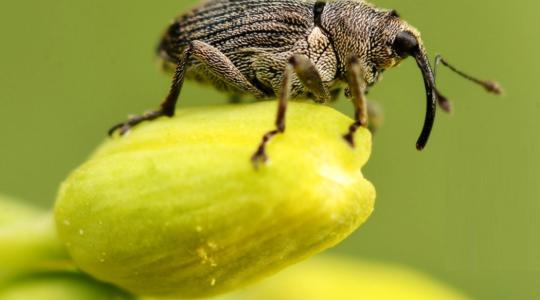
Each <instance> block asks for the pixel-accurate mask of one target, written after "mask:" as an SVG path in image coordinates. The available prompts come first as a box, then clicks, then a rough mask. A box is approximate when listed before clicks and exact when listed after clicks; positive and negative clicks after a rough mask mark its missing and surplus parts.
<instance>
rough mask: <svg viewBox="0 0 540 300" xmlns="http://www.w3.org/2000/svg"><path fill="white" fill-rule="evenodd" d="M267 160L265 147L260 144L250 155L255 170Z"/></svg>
mask: <svg viewBox="0 0 540 300" xmlns="http://www.w3.org/2000/svg"><path fill="white" fill-rule="evenodd" d="M267 161H268V154H266V147H265V146H264V145H260V146H259V148H258V149H257V151H256V152H255V153H254V154H253V156H251V163H252V164H253V167H254V168H255V169H256V170H257V169H259V166H260V165H261V164H266V162H267Z"/></svg>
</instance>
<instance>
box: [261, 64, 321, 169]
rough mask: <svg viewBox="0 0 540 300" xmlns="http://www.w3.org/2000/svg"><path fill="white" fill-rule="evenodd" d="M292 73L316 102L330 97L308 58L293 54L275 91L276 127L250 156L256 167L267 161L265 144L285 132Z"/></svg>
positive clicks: (265, 136)
mask: <svg viewBox="0 0 540 300" xmlns="http://www.w3.org/2000/svg"><path fill="white" fill-rule="evenodd" d="M294 74H296V75H297V76H298V79H300V82H302V84H303V85H304V86H305V87H306V88H307V89H308V90H309V91H311V92H312V93H313V95H314V96H315V98H316V101H317V102H322V103H324V102H327V101H329V100H330V99H331V94H330V92H329V91H328V89H327V88H326V86H325V85H324V83H323V81H322V79H321V75H320V74H319V72H318V71H317V69H316V67H315V65H313V63H312V62H311V61H310V60H309V58H307V57H306V56H304V55H293V56H292V57H291V58H290V59H289V61H288V63H287V66H286V68H285V71H284V73H283V77H282V80H281V86H280V87H279V90H278V93H277V96H278V111H277V116H276V122H275V125H276V128H275V129H274V130H271V131H269V132H267V133H266V134H265V135H264V136H263V138H262V141H261V143H260V144H259V147H258V148H257V151H255V154H253V156H252V157H251V160H252V162H253V164H254V166H255V167H257V166H258V164H259V163H260V162H263V163H265V162H266V161H268V155H267V153H266V146H267V145H268V143H269V142H270V140H271V139H272V138H273V137H275V136H276V135H278V134H280V133H283V132H285V127H286V126H285V115H286V112H287V101H288V99H289V97H290V94H291V89H292V77H293V75H294Z"/></svg>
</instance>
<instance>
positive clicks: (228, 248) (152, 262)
mask: <svg viewBox="0 0 540 300" xmlns="http://www.w3.org/2000/svg"><path fill="white" fill-rule="evenodd" d="M275 110H276V108H275V103H274V102H263V103H257V104H250V105H238V106H222V107H215V108H196V109H187V110H182V111H179V112H178V113H177V116H176V117H175V118H172V119H160V120H158V121H154V122H149V123H146V124H143V125H141V126H140V127H137V128H136V129H134V130H133V132H132V133H131V134H130V135H129V136H126V137H123V138H115V139H112V140H109V141H107V142H106V143H105V144H104V145H103V146H102V147H101V148H100V149H99V150H98V151H97V152H96V153H95V155H94V156H93V157H92V158H91V159H90V160H89V161H88V162H86V163H85V164H84V165H82V166H81V167H80V168H79V169H77V170H76V171H75V172H74V173H73V174H71V176H70V177H69V178H68V179H67V180H66V181H65V182H64V184H63V185H62V188H61V190H60V193H59V196H58V200H57V204H56V208H55V217H56V224H57V228H58V231H59V233H60V237H61V239H62V240H63V242H64V243H65V245H66V246H67V249H68V251H69V253H70V254H71V256H72V257H73V259H74V260H75V262H76V263H77V265H78V266H79V267H80V268H81V269H82V270H84V271H86V272H88V273H89V274H91V275H93V276H95V277H96V278H98V279H101V280H104V281H106V282H110V283H114V284H116V285H118V286H120V287H123V288H125V289H127V290H129V291H132V292H134V293H136V294H142V295H157V296H159V295H161V296H179V297H201V296H209V295H215V294H219V293H222V292H225V291H229V290H232V289H235V288H237V287H240V286H243V285H245V284H247V283H249V282H252V281H255V280H257V279H259V278H261V277H263V276H265V275H269V274H272V273H274V272H277V271H278V270H280V269H282V268H284V267H286V266H288V265H291V264H293V263H296V262H298V261H300V260H302V259H305V258H307V257H309V256H311V255H313V254H314V253H317V252H320V251H322V250H324V249H326V248H328V247H331V246H333V245H335V244H336V243H338V242H340V241H341V240H343V239H344V238H345V237H347V236H348V235H349V234H350V233H351V232H353V231H354V230H355V229H357V228H358V227H359V226H360V225H361V224H362V223H363V222H364V221H366V219H367V218H368V217H369V215H370V214H371V212H372V210H373V204H374V198H375V190H374V188H373V186H372V185H371V183H369V182H368V181H367V180H365V179H364V177H363V175H362V173H361V170H360V169H361V167H362V166H363V165H364V164H365V163H366V161H367V160H368V157H369V154H370V150H371V136H370V134H369V132H368V131H367V130H365V129H360V130H359V132H358V133H357V135H356V145H357V146H356V148H355V149H352V148H351V147H350V146H349V145H348V144H347V143H346V142H345V141H344V140H343V139H342V135H343V133H345V132H346V131H347V129H348V127H349V125H350V124H351V122H352V121H351V119H350V118H348V117H346V116H344V115H342V114H341V113H339V112H337V111H335V110H333V109H331V108H329V107H326V106H321V105H314V104H305V103H291V105H290V107H289V112H288V116H287V122H288V123H287V132H286V133H285V134H283V135H280V136H278V137H276V138H275V139H274V140H272V142H271V143H270V145H269V147H268V154H269V156H270V161H269V163H268V164H267V165H266V166H261V168H259V170H255V169H254V168H253V166H252V164H251V162H250V156H251V155H252V153H253V152H254V151H255V148H256V146H257V145H258V143H259V142H260V139H261V137H262V134H263V133H264V132H266V131H268V130H269V129H271V128H272V126H273V121H274V120H273V119H274V114H275Z"/></svg>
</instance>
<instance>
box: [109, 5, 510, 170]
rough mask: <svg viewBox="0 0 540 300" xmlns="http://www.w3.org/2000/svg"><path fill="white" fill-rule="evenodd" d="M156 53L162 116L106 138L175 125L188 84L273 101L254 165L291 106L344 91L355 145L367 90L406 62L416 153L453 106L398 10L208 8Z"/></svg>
mask: <svg viewBox="0 0 540 300" xmlns="http://www.w3.org/2000/svg"><path fill="white" fill-rule="evenodd" d="M157 53H158V56H159V57H160V58H161V59H162V60H163V61H164V62H165V64H166V65H170V66H173V68H174V76H173V80H172V85H171V88H170V91H169V94H168V96H167V97H166V98H165V101H163V102H162V104H161V106H160V108H159V109H157V110H154V111H150V112H147V113H145V114H143V115H140V116H135V117H132V118H130V119H129V120H127V121H126V122H123V123H120V124H118V125H116V126H114V127H113V128H111V130H110V131H109V134H113V133H114V132H115V131H117V130H119V132H120V134H121V135H123V134H124V133H126V132H127V131H129V130H130V128H132V127H133V126H135V125H137V124H139V123H141V122H143V121H148V120H153V119H156V118H158V117H162V116H167V117H172V116H174V112H175V106H176V103H177V100H178V97H179V95H180V91H181V89H182V85H183V83H184V79H185V78H187V79H193V80H196V81H199V82H202V83H206V84H210V85H212V86H214V87H215V88H217V89H218V90H220V91H224V92H226V93H228V94H230V95H232V96H233V97H235V98H238V97H240V96H243V95H251V96H253V97H255V98H256V99H267V98H274V97H277V99H278V110H277V117H276V121H275V128H274V129H273V130H270V131H268V132H267V133H265V134H264V135H263V137H262V141H261V142H260V144H259V145H258V147H257V148H256V151H255V153H254V154H253V156H252V161H253V163H254V164H255V166H257V165H258V164H259V163H261V162H266V161H267V160H268V155H267V153H266V146H267V144H268V143H269V142H270V140H271V139H272V138H273V137H274V136H276V135H278V134H282V133H284V132H285V129H286V126H285V125H286V123H285V120H286V118H285V117H286V111H287V101H288V100H289V99H297V98H308V99H313V100H314V101H315V102H317V103H328V102H331V101H332V100H333V99H335V98H336V96H337V95H339V92H340V91H341V90H342V89H343V88H345V94H346V95H348V96H349V98H351V99H352V103H353V105H354V111H355V122H354V124H352V125H351V126H350V128H348V132H347V133H346V134H344V136H343V137H344V139H345V141H346V142H348V143H349V144H350V145H351V146H354V133H355V132H356V131H357V130H358V129H359V128H360V127H361V126H367V125H368V104H367V101H366V97H365V95H366V92H367V90H368V89H369V87H371V86H373V85H374V84H375V83H376V82H377V81H378V80H379V78H380V75H381V73H382V72H383V71H385V70H387V69H390V68H392V67H394V66H397V65H398V64H400V62H401V61H402V60H404V59H405V58H407V57H409V56H410V57H413V58H414V59H415V60H416V63H417V65H418V67H419V69H420V71H421V74H422V77H423V81H424V86H425V90H426V98H427V100H426V104H427V109H426V115H425V119H424V125H423V128H422V131H421V134H420V137H419V138H418V141H417V143H416V147H417V149H418V150H422V149H423V148H424V147H425V146H426V143H427V141H428V139H429V136H430V133H431V131H432V128H433V123H434V120H435V112H436V107H437V103H438V104H439V105H440V106H441V107H442V108H443V109H444V110H446V111H448V110H450V107H451V106H450V102H449V101H448V100H447V98H446V97H444V96H443V95H442V94H441V93H440V92H439V91H438V89H437V87H436V84H435V71H436V70H434V69H433V68H432V67H431V65H430V62H429V59H428V56H427V52H426V49H425V47H424V45H423V42H422V40H421V38H420V33H419V31H418V30H417V29H416V28H414V27H413V26H411V25H409V24H408V23H407V22H406V21H404V20H403V19H402V18H401V17H400V16H399V14H398V13H397V12H396V11H395V10H385V9H380V8H377V7H375V6H373V5H371V4H369V3H367V2H364V1H361V0H356V1H355V0H334V1H315V0H209V1H205V2H203V3H202V4H200V5H199V6H197V7H196V8H194V9H192V10H191V11H189V12H187V13H185V14H183V15H181V16H180V17H178V18H177V19H175V20H174V21H173V22H172V24H171V25H170V26H169V27H168V28H167V30H166V32H165V34H164V36H163V38H162V40H161V42H160V43H159V46H158V48H157ZM439 63H442V64H443V65H445V66H447V67H449V68H450V69H451V70H453V71H455V72H456V73H457V74H459V75H461V76H463V77H464V78H466V79H469V80H471V81H473V82H475V83H477V84H480V85H481V86H483V87H484V88H485V89H486V90H488V91H489V92H493V93H500V92H501V89H500V88H499V86H498V85H497V84H496V83H495V82H492V81H484V80H479V79H476V78H474V77H472V76H469V75H467V74H465V73H463V72H461V71H459V70H458V69H456V68H455V67H453V66H452V65H450V64H449V63H448V62H447V61H445V60H444V59H443V58H442V57H440V56H438V57H437V58H436V60H435V68H436V66H437V65H438V64H439ZM240 121H241V120H239V122H240ZM344 131H345V130H344Z"/></svg>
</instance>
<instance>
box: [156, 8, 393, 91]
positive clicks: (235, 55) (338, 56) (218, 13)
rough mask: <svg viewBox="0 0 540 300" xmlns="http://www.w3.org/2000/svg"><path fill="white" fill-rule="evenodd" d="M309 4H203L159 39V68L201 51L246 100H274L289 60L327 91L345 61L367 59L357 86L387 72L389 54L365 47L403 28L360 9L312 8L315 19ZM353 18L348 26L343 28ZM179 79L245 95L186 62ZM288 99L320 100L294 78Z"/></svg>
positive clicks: (339, 82) (381, 13) (337, 81)
mask: <svg viewBox="0 0 540 300" xmlns="http://www.w3.org/2000/svg"><path fill="white" fill-rule="evenodd" d="M316 3H317V2H316V1H313V0H307V1H298V0H296V1H295V0H212V1H206V2H205V3H204V4H202V5H200V6H199V7H197V8H195V9H194V10H192V11H190V12H188V13H186V14H184V15H181V16H180V17H179V18H178V19H176V20H175V22H174V23H173V24H172V25H171V26H170V27H169V29H168V30H167V32H166V33H165V35H164V37H163V40H162V42H161V44H160V46H159V55H160V56H161V57H162V58H163V59H164V60H165V61H166V62H169V63H171V64H176V58H177V57H178V55H179V53H180V50H181V49H182V47H185V46H187V45H188V44H189V43H190V42H192V41H202V42H204V43H207V44H208V45H211V46H213V47H215V48H216V49H217V50H219V51H220V52H221V53H223V54H224V55H225V56H227V57H228V58H229V59H230V61H231V62H232V63H233V64H234V66H236V67H237V68H238V70H239V71H240V72H241V73H242V75H243V76H244V77H245V78H246V80H247V81H249V82H250V83H251V84H252V85H253V86H254V87H255V88H257V89H258V90H259V91H260V93H256V94H254V96H256V97H259V98H262V97H265V98H270V97H275V95H276V94H277V93H278V90H279V88H280V86H281V79H282V76H283V72H284V70H285V68H286V65H287V61H288V59H289V58H290V57H291V56H292V55H293V54H302V55H305V56H307V57H308V58H309V60H310V61H311V62H312V63H313V64H314V65H315V67H316V68H317V71H318V72H319V73H320V75H321V79H322V80H323V82H324V84H325V86H326V87H327V89H328V90H329V91H333V90H336V89H339V88H340V87H341V86H343V85H344V84H345V71H346V70H345V67H346V65H345V64H346V61H347V59H348V58H349V57H350V56H351V55H353V54H356V55H358V56H362V57H368V56H372V60H373V61H366V62H365V63H364V65H365V68H366V72H365V75H366V78H365V80H366V81H367V82H368V83H369V84H373V83H375V81H376V80H377V77H378V74H379V73H380V71H382V68H387V67H390V66H392V65H393V64H395V62H394V61H391V60H390V61H388V59H387V58H388V57H389V56H391V53H384V51H385V49H384V47H385V46H379V45H378V44H377V43H373V42H372V41H377V39H374V37H375V36H381V37H382V36H383V35H382V34H384V33H383V32H382V30H385V31H396V32H397V31H398V30H400V29H401V27H403V26H402V24H400V23H401V20H399V18H397V17H396V16H395V14H393V12H389V11H386V10H381V9H377V8H375V7H374V6H372V5H369V4H367V3H365V2H362V1H335V2H331V3H328V4H326V5H324V6H320V7H323V8H322V10H321V11H317V10H316ZM353 17H354V19H355V21H354V22H353V24H350V23H351V22H350V20H351V18H353ZM370 28H371V29H370ZM379 28H383V29H379ZM353 37H354V38H353ZM390 42H391V41H390ZM377 52H380V53H377ZM377 55H380V56H381V57H380V58H378V57H376V56H377ZM377 60H379V61H377ZM186 78H188V79H195V80H197V81H200V82H204V83H209V84H212V85H213V86H215V87H216V88H218V89H219V90H222V91H226V92H229V93H231V94H253V93H250V91H246V90H241V89H239V88H238V87H236V86H234V85H231V84H228V83H227V82H224V81H223V78H222V76H220V75H216V74H215V73H213V72H212V71H210V70H208V68H207V67H206V66H204V65H201V64H200V63H199V62H198V61H196V60H192V61H190V62H189V67H188V69H187V73H186ZM291 97H293V98H306V97H309V98H314V100H317V101H323V100H328V99H317V97H315V96H314V95H313V94H312V93H311V92H310V91H309V90H307V89H306V88H305V87H304V86H303V84H302V83H301V82H300V81H299V79H298V78H293V79H292V91H291Z"/></svg>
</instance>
